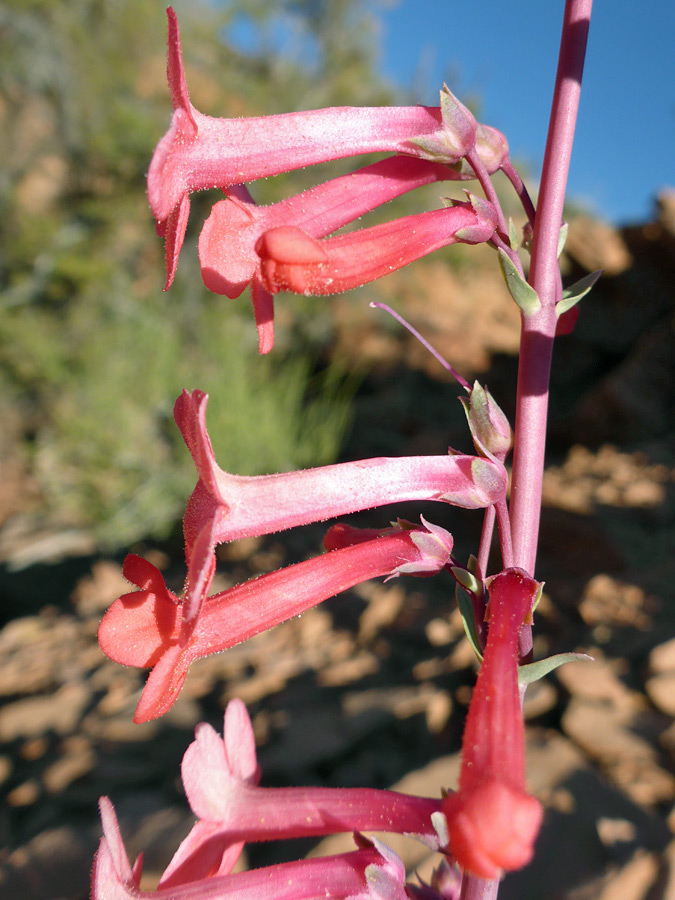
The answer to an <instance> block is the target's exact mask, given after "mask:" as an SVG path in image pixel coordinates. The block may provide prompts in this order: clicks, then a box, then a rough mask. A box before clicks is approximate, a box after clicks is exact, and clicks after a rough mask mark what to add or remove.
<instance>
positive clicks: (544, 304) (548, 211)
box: [461, 0, 593, 900]
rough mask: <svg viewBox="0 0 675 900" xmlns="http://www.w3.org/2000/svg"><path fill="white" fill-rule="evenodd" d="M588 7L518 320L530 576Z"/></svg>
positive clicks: (467, 890)
mask: <svg viewBox="0 0 675 900" xmlns="http://www.w3.org/2000/svg"><path fill="white" fill-rule="evenodd" d="M592 6H593V0H566V3H565V12H564V16H563V27H562V37H561V41H560V54H559V57H558V70H557V73H556V80H555V88H554V93H553V104H552V107H551V118H550V121H549V129H548V137H547V140H546V151H545V155H544V165H543V170H542V177H541V185H540V191H539V202H538V206H537V213H536V219H535V227H534V239H533V244H532V263H531V266H530V275H529V282H530V284H531V285H532V287H533V288H534V289H535V291H536V292H537V294H538V295H539V299H540V301H541V309H540V310H539V311H538V312H537V313H535V314H534V315H531V316H523V328H522V333H521V344H520V357H519V362H518V385H517V394H516V427H515V438H514V453H513V476H512V485H511V509H510V513H511V530H512V531H511V533H512V537H513V564H514V565H516V566H520V567H522V568H523V569H525V570H526V571H527V572H529V573H530V574H533V573H534V567H535V563H536V558H537V541H538V534H539V520H540V514H541V492H542V483H543V474H544V452H545V444H546V420H547V414H548V394H549V381H550V372H551V358H552V355H553V341H554V338H555V327H556V321H557V320H556V315H555V304H556V301H557V300H558V299H559V297H560V269H559V266H558V254H557V248H558V235H559V232H560V226H561V223H562V213H563V204H564V200H565V189H566V186H567V174H568V171H569V164H570V157H571V154H572V143H573V139H574V129H575V126H576V119H577V111H578V108H579V96H580V91H581V78H582V74H583V68H584V58H585V55H586V43H587V39H588V28H589V24H590V17H591V9H592ZM531 647H532V635H531V628H530V627H529V626H524V627H523V628H522V629H521V639H520V646H519V653H520V655H521V657H523V656H525V655H527V653H529V651H530V650H531ZM498 891H499V880H498V879H494V880H486V879H483V878H478V877H476V876H474V875H471V874H470V873H467V874H466V875H465V877H464V878H463V880H462V892H461V900H495V898H496V897H497V893H498Z"/></svg>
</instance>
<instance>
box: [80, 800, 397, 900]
mask: <svg viewBox="0 0 675 900" xmlns="http://www.w3.org/2000/svg"><path fill="white" fill-rule="evenodd" d="M99 808H100V811H101V821H102V823H103V837H102V838H101V842H100V844H99V848H98V852H97V853H96V858H95V860H94V870H93V873H92V900H408V896H407V894H406V891H405V870H404V868H403V864H402V863H401V860H400V859H399V858H398V856H396V854H395V853H394V852H393V851H392V850H390V849H389V848H388V847H387V846H385V845H384V844H382V843H381V842H380V841H378V840H377V839H375V838H372V839H370V840H368V839H366V838H364V837H362V836H360V835H355V836H354V837H355V840H356V844H357V847H359V849H358V850H354V851H352V852H351V853H342V854H339V855H336V856H325V857H318V858H315V859H303V860H299V861H298V862H289V863H279V864H278V865H276V866H266V867H265V868H262V869H251V870H250V871H248V872H237V873H235V874H225V875H214V876H211V877H206V878H201V879H199V880H196V881H188V882H174V883H172V884H170V885H163V884H162V883H161V882H160V885H159V887H158V888H157V890H156V891H141V890H140V888H139V884H140V878H141V864H142V860H141V857H139V858H138V859H137V860H136V862H135V864H134V866H133V867H132V866H130V865H129V859H128V857H127V854H126V850H125V849H124V843H123V841H122V836H121V834H120V830H119V825H118V823H117V817H116V815H115V810H114V808H113V805H112V803H111V802H110V800H109V799H108V798H107V797H102V798H101V800H100V802H99Z"/></svg>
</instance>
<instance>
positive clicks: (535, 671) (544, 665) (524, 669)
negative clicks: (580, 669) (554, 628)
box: [518, 653, 593, 686]
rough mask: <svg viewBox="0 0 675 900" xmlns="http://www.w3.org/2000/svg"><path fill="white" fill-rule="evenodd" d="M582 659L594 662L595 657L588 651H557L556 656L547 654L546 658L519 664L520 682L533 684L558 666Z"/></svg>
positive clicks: (521, 683)
mask: <svg viewBox="0 0 675 900" xmlns="http://www.w3.org/2000/svg"><path fill="white" fill-rule="evenodd" d="M580 659H583V660H586V661H587V662H593V657H592V656H589V655H588V654H587V653H556V654H555V655H554V656H547V657H546V658H545V659H539V660H537V662H533V663H528V664H527V665H525V666H519V667H518V684H520V685H521V686H522V685H524V684H532V682H533V681H538V680H539V679H540V678H543V677H544V675H548V673H549V672H552V671H553V670H554V669H557V668H558V666H562V665H564V664H565V663H568V662H575V661H576V660H580Z"/></svg>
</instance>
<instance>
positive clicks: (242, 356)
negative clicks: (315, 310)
mask: <svg viewBox="0 0 675 900" xmlns="http://www.w3.org/2000/svg"><path fill="white" fill-rule="evenodd" d="M176 10H177V13H178V15H179V17H180V21H181V27H182V32H183V45H184V48H185V56H186V64H187V66H188V80H189V84H190V89H191V94H192V99H193V102H194V103H195V105H197V106H198V107H200V108H202V109H203V110H204V111H206V112H209V113H212V114H216V115H232V116H234V115H244V114H256V113H258V114H260V113H268V112H275V111H279V110H282V109H283V110H288V109H294V108H303V107H305V108H311V107H314V106H321V105H326V104H330V103H335V102H337V101H338V99H339V102H340V103H354V104H357V103H384V102H387V101H388V100H389V99H390V97H389V94H388V92H387V89H386V87H385V86H384V85H382V84H381V83H380V82H378V80H377V79H376V77H375V75H374V71H373V56H372V49H371V48H372V47H373V46H374V42H373V41H372V40H371V38H372V22H371V21H370V20H369V19H368V18H367V16H366V14H365V13H360V12H357V11H356V10H357V6H356V5H354V4H350V3H313V2H287V3H280V4H276V5H275V17H276V18H275V21H276V22H277V24H278V22H279V21H280V19H279V17H281V18H282V19H283V22H284V23H285V24H284V26H283V27H284V28H285V29H286V31H285V33H286V34H287V36H288V38H289V40H290V41H291V42H293V41H296V42H297V46H298V47H302V48H303V53H302V54H301V55H298V56H295V57H294V56H293V54H292V53H289V45H288V44H287V45H286V46H285V47H281V46H280V45H279V44H278V42H277V43H276V44H275V41H274V37H273V36H274V34H278V33H279V32H278V28H277V27H276V25H275V27H271V24H272V20H271V18H270V5H269V4H262V3H257V2H251V3H249V4H248V5H246V4H240V3H239V4H231V3H228V4H225V5H215V4H214V5H209V4H205V3H180V2H179V3H177V4H176ZM243 12H246V13H247V16H248V18H247V21H248V22H249V24H250V27H251V29H252V34H255V35H256V45H255V46H253V47H252V48H251V51H250V52H242V51H241V50H238V49H235V48H234V47H233V46H231V45H229V44H228V42H227V41H226V40H225V39H224V37H223V35H224V34H225V31H226V26H227V25H228V23H232V22H233V20H234V19H235V18H236V17H241V15H242V13H243ZM0 55H1V58H2V60H3V62H2V68H1V69H0V123H1V124H2V127H1V128H0V153H1V154H2V158H3V167H2V169H1V175H0V210H1V212H2V223H3V225H2V229H3V234H2V251H1V256H0V308H1V316H0V395H1V398H2V399H1V400H0V408H1V409H2V413H3V419H4V420H5V421H6V422H7V423H9V422H13V423H15V426H16V428H15V431H16V433H15V435H14V437H16V438H17V439H18V442H19V446H20V450H21V453H22V456H23V462H24V464H25V466H26V468H27V470H28V471H29V473H30V475H31V477H32V478H33V479H34V482H35V484H36V487H37V491H36V496H35V497H34V514H35V515H37V516H39V517H40V518H42V519H44V518H46V520H47V521H49V522H51V523H54V524H57V525H69V526H73V525H74V526H76V527H88V526H93V527H94V528H95V530H96V534H97V537H98V540H99V541H100V542H102V543H103V544H107V545H109V546H110V545H115V544H118V543H119V544H123V543H127V542H129V541H130V540H133V539H134V538H137V537H141V536H151V535H161V534H165V533H166V532H167V530H168V529H169V528H170V527H171V525H172V523H173V522H174V521H175V520H176V518H178V517H179V516H180V514H181V510H182V506H183V504H184V501H185V496H186V492H189V490H190V489H191V486H192V484H193V482H194V473H193V469H192V465H191V462H190V460H189V458H188V456H187V453H186V452H185V448H184V447H183V444H182V441H181V438H180V435H179V434H178V432H177V430H176V429H175V427H174V426H173V422H172V419H171V407H172V403H173V400H174V398H175V397H176V396H177V394H178V393H179V392H180V390H181V389H182V388H183V387H189V388H193V387H200V388H202V389H204V390H206V391H209V392H211V394H212V400H211V404H210V408H209V425H210V429H211V433H212V436H213V440H214V444H215V447H216V452H217V454H218V456H219V460H220V461H221V463H222V465H223V466H225V467H227V468H230V469H232V470H234V471H237V472H241V473H249V474H254V473H257V472H264V471H273V470H279V469H284V468H289V467H297V466H304V465H311V464H320V463H325V462H329V461H330V460H332V459H334V458H335V456H336V454H337V452H338V449H339V445H340V441H341V438H342V435H343V433H344V430H345V427H346V425H347V422H348V418H349V393H350V390H351V387H350V383H347V382H346V381H345V379H344V378H342V377H341V374H340V371H339V368H338V367H336V365H335V364H329V365H328V367H327V368H326V367H325V365H326V364H323V367H322V364H321V361H320V357H321V354H322V350H323V348H324V346H325V341H326V338H327V335H326V333H325V330H322V329H321V328H317V327H316V325H314V326H312V324H311V320H313V321H314V322H316V319H315V318H314V317H313V316H312V315H311V311H310V316H309V319H308V321H307V322H306V323H305V324H304V325H303V326H302V327H300V328H298V329H296V331H295V332H293V329H292V328H289V329H287V330H286V332H284V329H283V324H282V327H281V329H280V335H279V338H280V340H279V345H278V349H277V350H276V352H275V354H274V358H273V359H272V360H265V361H261V360H260V359H259V358H258V357H257V353H256V336H255V330H254V328H253V325H252V321H251V314H250V308H249V304H248V303H247V300H246V298H242V299H241V300H240V301H238V302H232V301H227V300H226V298H222V297H215V296H212V295H209V294H208V293H207V292H206V291H205V289H203V288H202V286H201V278H200V276H199V272H198V268H197V266H196V262H195V260H196V246H195V244H196V238H197V234H198V229H199V225H200V222H201V221H203V218H204V217H205V215H207V214H208V206H209V204H210V203H211V202H212V201H213V196H210V197H208V196H203V197H199V198H196V199H197V202H196V203H195V204H194V211H193V215H192V219H191V230H190V232H189V234H188V240H187V242H186V247H185V250H184V252H183V258H182V260H181V264H180V269H179V275H178V278H177V280H176V283H175V285H174V287H173V288H172V290H171V291H170V292H169V293H167V294H164V293H162V291H161V286H162V283H163V260H162V247H161V243H160V241H159V240H158V239H157V238H156V236H155V234H154V229H153V226H152V220H151V217H150V213H149V210H148V207H147V203H146V200H145V172H146V170H147V166H148V162H149V159H150V156H151V154H152V150H153V147H154V145H155V143H156V141H157V139H158V138H159V137H160V136H161V135H162V134H163V133H164V131H165V130H166V127H167V125H168V120H169V116H170V103H169V98H168V91H167V88H166V82H165V74H164V73H165V18H164V10H163V7H162V6H161V5H160V4H148V3H141V4H139V3H135V2H131V0H118V2H115V3H110V2H103V0H74V2H72V3H69V4H63V3H60V2H57V0H32V2H25V0H10V2H5V3H4V4H3V5H2V7H0ZM301 56H302V59H301ZM270 86H273V87H274V89H273V90H271V88H270ZM316 178H317V175H316V174H315V173H311V174H310V173H308V172H303V173H299V174H298V175H296V176H295V177H294V178H293V177H290V178H288V179H286V180H285V182H284V183H283V185H281V184H280V183H279V182H280V180H278V179H277V180H274V181H271V182H269V183H267V184H263V185H261V186H260V191H259V198H260V200H261V201H265V200H270V199H273V198H275V197H276V196H282V195H283V194H286V193H288V192H289V191H291V190H292V191H295V190H298V189H301V188H302V187H304V186H306V185H308V184H310V183H314V181H315V180H316ZM289 360H290V363H289ZM270 376H272V377H270ZM7 443H11V442H10V441H9V439H8V438H7V439H6V440H5V442H4V444H5V445H6V444H7ZM16 449H17V448H16V446H14V445H13V446H12V452H15V451H16ZM6 452H9V451H6Z"/></svg>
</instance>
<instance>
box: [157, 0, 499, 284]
mask: <svg viewBox="0 0 675 900" xmlns="http://www.w3.org/2000/svg"><path fill="white" fill-rule="evenodd" d="M167 16H168V24H169V36H168V61H167V77H168V82H169V89H170V92H171V99H172V103H173V108H174V112H173V117H172V119H171V125H170V127H169V130H168V132H167V133H166V134H165V135H164V137H163V138H162V139H161V140H160V142H159V143H158V145H157V147H156V149H155V152H154V154H153V157H152V162H151V164H150V169H149V172H148V197H149V200H150V206H151V208H152V212H153V215H154V217H155V221H156V224H157V232H158V234H160V235H162V236H164V237H165V238H166V262H167V285H166V286H167V287H168V286H169V285H170V283H171V281H172V278H173V273H174V272H175V268H176V263H177V261H178V255H179V253H180V248H181V245H182V243H183V238H184V235H185V228H186V225H187V220H188V215H189V210H190V199H189V195H190V193H191V192H192V191H197V190H204V189H207V188H214V187H220V188H227V187H229V186H231V185H235V184H241V183H242V182H248V181H255V180H256V179H258V178H265V177H267V176H269V175H278V174H279V173H281V172H288V171H290V170H291V169H298V168H302V167H303V166H308V165H313V164H315V163H319V162H327V161H329V160H334V159H340V158H343V157H347V156H354V155H357V154H361V153H372V152H393V153H405V154H407V155H409V156H414V157H418V158H420V159H430V160H432V161H434V162H441V163H445V164H448V165H457V170H456V173H455V176H453V177H458V178H462V179H465V178H474V177H475V173H474V172H473V171H472V170H471V168H467V167H466V166H460V165H459V163H460V161H461V160H462V158H463V157H464V156H465V155H466V153H467V152H468V151H470V150H472V149H473V148H474V147H475V148H476V152H477V153H478V155H479V157H480V158H481V160H482V162H483V165H485V167H486V170H487V171H488V172H494V171H496V169H497V168H499V166H500V165H501V164H502V163H503V162H504V154H508V147H507V145H506V140H505V138H504V137H503V135H502V136H501V138H500V137H498V136H499V132H497V131H496V129H489V130H486V127H485V126H478V124H477V123H476V121H475V119H474V117H473V116H472V114H471V113H470V112H469V110H468V109H467V108H466V107H465V106H463V105H462V104H461V103H460V102H459V101H458V100H457V99H456V98H455V97H453V96H452V94H451V93H450V92H449V91H448V90H447V89H444V91H442V92H441V106H440V107H425V106H410V107H334V108H329V109H318V110H309V111H304V112H295V113H283V114H281V115H274V116H263V117H252V118H238V119H224V118H214V117H212V116H206V115H204V114H203V113H200V112H199V111H198V110H197V109H195V107H194V106H193V105H192V103H191V102H190V97H189V94H188V89H187V83H186V80H185V72H184V69H183V61H182V57H181V49H180V33H179V29H178V21H177V19H176V15H175V13H174V11H173V9H171V7H169V8H168V9H167ZM483 157H484V159H483ZM493 166H494V168H493Z"/></svg>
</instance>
